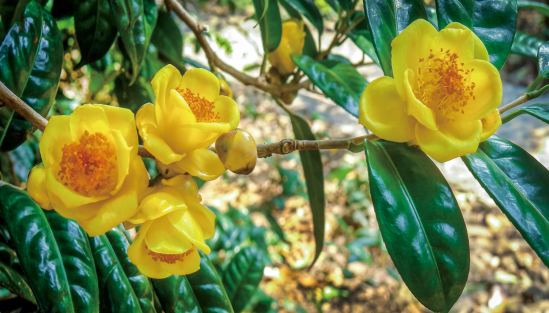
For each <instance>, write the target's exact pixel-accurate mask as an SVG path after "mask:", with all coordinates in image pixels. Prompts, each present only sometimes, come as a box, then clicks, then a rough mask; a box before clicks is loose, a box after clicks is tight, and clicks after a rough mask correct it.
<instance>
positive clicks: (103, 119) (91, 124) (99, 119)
mask: <svg viewBox="0 0 549 313" xmlns="http://www.w3.org/2000/svg"><path fill="white" fill-rule="evenodd" d="M70 118H71V135H72V140H73V141H78V140H80V137H82V135H83V134H84V132H86V131H88V132H89V133H90V135H91V134H95V133H103V134H108V133H109V132H110V130H111V127H110V124H109V120H108V119H107V114H105V110H103V108H101V107H99V106H93V105H91V104H85V105H83V106H79V107H76V109H74V112H72V114H71V115H70Z"/></svg>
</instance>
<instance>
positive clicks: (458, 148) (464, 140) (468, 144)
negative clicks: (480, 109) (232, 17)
mask: <svg viewBox="0 0 549 313" xmlns="http://www.w3.org/2000/svg"><path fill="white" fill-rule="evenodd" d="M481 132H482V123H481V122H480V121H472V122H463V123H456V122H454V123H450V122H448V123H441V124H440V128H439V130H431V129H429V128H427V127H425V126H423V125H422V124H420V123H418V124H417V125H416V138H417V141H418V143H419V146H420V147H421V149H422V150H423V151H424V152H425V153H427V154H428V155H429V156H430V157H432V158H433V159H435V160H437V161H438V162H446V161H449V160H451V159H454V158H457V157H460V156H463V155H466V154H469V153H474V152H475V151H477V148H478V144H479V142H480V137H481Z"/></svg>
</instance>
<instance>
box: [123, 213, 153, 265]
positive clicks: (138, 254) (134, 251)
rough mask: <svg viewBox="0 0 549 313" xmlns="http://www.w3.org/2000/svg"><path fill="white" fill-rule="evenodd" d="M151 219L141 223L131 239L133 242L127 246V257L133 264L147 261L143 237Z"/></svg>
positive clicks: (149, 226) (150, 223)
mask: <svg viewBox="0 0 549 313" xmlns="http://www.w3.org/2000/svg"><path fill="white" fill-rule="evenodd" d="M152 223H153V221H149V222H146V223H144V224H143V225H141V228H139V231H138V232H137V235H136V236H135V238H134V239H133V243H132V244H131V245H130V246H129V247H128V258H129V259H130V261H132V263H133V264H135V265H141V264H143V263H145V262H147V261H148V260H147V248H145V242H144V240H145V237H146V236H147V232H148V231H149V229H150V228H151V225H152Z"/></svg>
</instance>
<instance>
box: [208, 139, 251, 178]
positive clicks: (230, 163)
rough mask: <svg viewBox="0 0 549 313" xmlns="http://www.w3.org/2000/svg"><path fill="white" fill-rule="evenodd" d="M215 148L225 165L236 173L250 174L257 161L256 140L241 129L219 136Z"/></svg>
mask: <svg viewBox="0 0 549 313" xmlns="http://www.w3.org/2000/svg"><path fill="white" fill-rule="evenodd" d="M215 150H216V151H217V155H218V156H219V159H220V160H221V162H222V163H223V165H225V167H226V168H227V169H228V170H229V171H231V172H233V173H236V174H242V175H248V174H250V173H251V172H252V171H253V170H254V168H255V164H256V163H257V148H256V146H255V140H254V138H253V137H252V135H250V134H249V133H248V132H246V131H244V130H241V129H236V130H233V131H230V132H228V133H226V134H223V135H221V136H219V138H217V141H216V142H215Z"/></svg>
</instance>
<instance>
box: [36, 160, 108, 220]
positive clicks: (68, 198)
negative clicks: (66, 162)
mask: <svg viewBox="0 0 549 313" xmlns="http://www.w3.org/2000/svg"><path fill="white" fill-rule="evenodd" d="M56 177H57V173H56V172H55V170H54V169H53V168H51V167H50V168H49V169H48V170H47V174H46V186H47V188H48V190H49V192H51V193H53V194H54V195H56V196H57V197H59V199H60V200H61V201H62V203H63V206H64V207H66V208H71V209H72V208H75V207H78V206H81V205H85V204H88V203H93V202H98V201H100V200H104V199H107V198H108V196H102V197H86V196H83V195H81V194H79V193H76V192H74V191H72V190H71V189H70V188H67V187H66V186H64V185H63V184H62V183H60V182H59V181H58V180H57V179H56ZM54 208H55V206H54ZM55 210H56V211H57V208H55Z"/></svg>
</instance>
